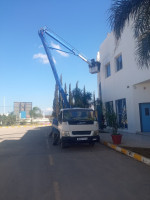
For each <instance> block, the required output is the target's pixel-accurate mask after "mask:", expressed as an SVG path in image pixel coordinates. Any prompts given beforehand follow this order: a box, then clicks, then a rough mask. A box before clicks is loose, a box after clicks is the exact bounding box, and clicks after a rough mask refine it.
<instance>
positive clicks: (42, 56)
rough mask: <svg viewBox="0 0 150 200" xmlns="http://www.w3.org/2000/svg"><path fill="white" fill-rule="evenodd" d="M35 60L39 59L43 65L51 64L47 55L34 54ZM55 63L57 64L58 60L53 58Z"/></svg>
mask: <svg viewBox="0 0 150 200" xmlns="http://www.w3.org/2000/svg"><path fill="white" fill-rule="evenodd" d="M33 59H39V61H40V62H41V63H43V64H48V63H49V60H48V58H47V55H46V54H43V53H37V54H34V55H33ZM53 61H54V63H55V64H56V60H55V58H54V57H53Z"/></svg>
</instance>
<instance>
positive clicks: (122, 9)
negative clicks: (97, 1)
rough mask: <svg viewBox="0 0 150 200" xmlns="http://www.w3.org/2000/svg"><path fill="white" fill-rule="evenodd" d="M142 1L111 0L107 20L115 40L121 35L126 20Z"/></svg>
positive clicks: (134, 12) (135, 11) (136, 10)
mask: <svg viewBox="0 0 150 200" xmlns="http://www.w3.org/2000/svg"><path fill="white" fill-rule="evenodd" d="M148 1H149V0H148ZM142 3H143V0H113V3H112V6H111V8H110V9H109V13H110V14H109V18H108V20H109V22H110V26H111V28H112V30H114V33H115V36H116V39H117V40H118V39H119V38H120V36H121V33H122V31H123V29H124V27H125V23H126V21H129V18H130V17H133V16H134V15H135V14H136V13H137V12H138V9H139V8H140V6H141V4H142Z"/></svg>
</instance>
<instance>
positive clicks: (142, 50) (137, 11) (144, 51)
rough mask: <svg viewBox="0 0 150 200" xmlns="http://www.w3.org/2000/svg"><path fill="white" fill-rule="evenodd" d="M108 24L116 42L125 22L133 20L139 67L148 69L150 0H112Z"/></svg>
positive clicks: (149, 65)
mask: <svg viewBox="0 0 150 200" xmlns="http://www.w3.org/2000/svg"><path fill="white" fill-rule="evenodd" d="M109 11H110V15H109V22H110V25H111V28H112V29H113V30H114V33H115V37H116V39H117V40H119V38H120V37H121V34H122V32H123V30H124V27H125V24H126V22H129V20H130V19H132V20H133V25H134V27H133V28H134V37H135V38H136V39H137V49H136V54H137V55H138V63H139V65H141V66H143V65H145V66H146V67H147V68H149V67H150V0H113V4H112V6H111V8H110V10H109Z"/></svg>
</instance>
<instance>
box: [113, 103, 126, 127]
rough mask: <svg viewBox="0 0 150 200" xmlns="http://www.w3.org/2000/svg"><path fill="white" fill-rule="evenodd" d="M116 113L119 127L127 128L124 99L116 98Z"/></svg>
mask: <svg viewBox="0 0 150 200" xmlns="http://www.w3.org/2000/svg"><path fill="white" fill-rule="evenodd" d="M116 113H117V120H118V124H119V128H128V121H127V110H126V99H118V100H116Z"/></svg>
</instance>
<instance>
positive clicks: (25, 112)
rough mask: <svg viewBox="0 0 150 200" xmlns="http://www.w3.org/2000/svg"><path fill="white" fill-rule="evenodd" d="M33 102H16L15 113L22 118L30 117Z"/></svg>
mask: <svg viewBox="0 0 150 200" xmlns="http://www.w3.org/2000/svg"><path fill="white" fill-rule="evenodd" d="M30 110H32V102H14V114H15V115H16V116H17V117H21V118H30Z"/></svg>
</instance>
